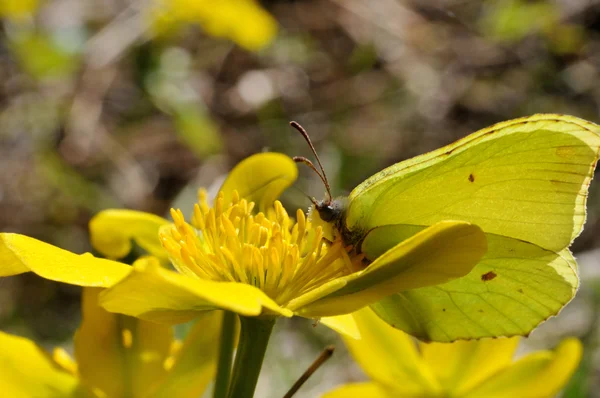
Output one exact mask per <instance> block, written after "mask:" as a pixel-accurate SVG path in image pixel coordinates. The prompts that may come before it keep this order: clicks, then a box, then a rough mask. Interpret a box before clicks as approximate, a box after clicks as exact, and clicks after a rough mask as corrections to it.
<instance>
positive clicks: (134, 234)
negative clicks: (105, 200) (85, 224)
mask: <svg viewBox="0 0 600 398" xmlns="http://www.w3.org/2000/svg"><path fill="white" fill-rule="evenodd" d="M166 224H169V221H167V220H165V219H164V218H162V217H159V216H157V215H154V214H150V213H144V212H142V211H134V210H125V209H109V210H104V211H101V212H100V213H98V214H97V215H96V216H94V218H92V219H91V221H90V224H89V228H90V239H91V241H92V245H93V246H94V248H95V249H96V250H98V251H99V252H100V253H102V254H103V255H105V256H106V257H109V258H115V259H118V258H123V257H125V256H126V255H127V254H129V252H130V251H131V241H132V240H133V241H134V242H135V243H136V244H137V245H138V246H140V247H141V248H142V249H144V250H146V251H147V252H148V253H149V254H151V255H153V256H156V257H159V258H166V253H165V250H164V249H163V247H162V246H161V244H160V240H159V239H158V230H159V229H160V227H161V226H163V225H166Z"/></svg>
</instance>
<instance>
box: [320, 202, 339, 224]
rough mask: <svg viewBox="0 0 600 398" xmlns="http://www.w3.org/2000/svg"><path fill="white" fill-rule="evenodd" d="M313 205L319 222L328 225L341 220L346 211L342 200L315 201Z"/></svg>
mask: <svg viewBox="0 0 600 398" xmlns="http://www.w3.org/2000/svg"><path fill="white" fill-rule="evenodd" d="M314 205H315V209H316V210H317V212H318V213H319V217H321V220H323V221H325V222H330V223H336V222H337V221H339V220H341V219H342V217H343V216H344V211H345V210H346V204H345V201H344V200H343V199H325V200H315V202H314Z"/></svg>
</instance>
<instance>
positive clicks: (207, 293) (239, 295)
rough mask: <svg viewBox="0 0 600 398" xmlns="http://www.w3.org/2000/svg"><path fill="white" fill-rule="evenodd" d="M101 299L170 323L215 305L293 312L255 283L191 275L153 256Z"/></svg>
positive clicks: (250, 312)
mask: <svg viewBox="0 0 600 398" xmlns="http://www.w3.org/2000/svg"><path fill="white" fill-rule="evenodd" d="M100 302H101V304H102V306H103V307H104V308H106V309H107V310H108V311H111V312H118V313H122V314H126V315H131V316H135V317H138V318H142V319H147V320H150V321H154V322H163V323H171V324H173V323H181V322H187V321H189V320H192V319H194V318H195V317H196V316H198V311H206V310H215V309H227V310H229V311H233V312H237V313H238V314H240V315H245V316H257V315H260V314H263V313H277V314H279V315H283V316H291V315H292V313H291V311H289V310H286V309H283V308H281V307H279V306H278V305H277V304H276V303H275V302H274V301H273V300H271V299H270V298H269V297H268V296H267V295H265V294H264V293H263V292H262V291H260V290H259V289H257V288H255V287H254V286H251V285H245V284H241V283H228V282H213V281H207V280H202V279H199V278H192V277H189V276H185V275H181V274H179V273H176V272H173V271H169V270H167V269H164V268H163V267H161V266H160V264H158V262H156V261H150V260H148V261H138V262H136V264H135V266H134V272H132V273H131V274H130V275H128V276H127V277H126V278H125V279H123V281H122V282H120V283H119V284H117V285H116V286H114V287H113V288H112V289H108V290H106V291H104V292H103V293H102V294H101V296H100Z"/></svg>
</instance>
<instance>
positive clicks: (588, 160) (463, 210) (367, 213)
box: [292, 114, 600, 341]
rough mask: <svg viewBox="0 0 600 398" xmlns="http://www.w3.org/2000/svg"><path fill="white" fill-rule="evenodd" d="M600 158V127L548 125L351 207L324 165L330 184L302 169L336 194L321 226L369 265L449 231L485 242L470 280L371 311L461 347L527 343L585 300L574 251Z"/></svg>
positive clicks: (452, 160) (491, 135)
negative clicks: (436, 230)
mask: <svg viewBox="0 0 600 398" xmlns="http://www.w3.org/2000/svg"><path fill="white" fill-rule="evenodd" d="M292 126H294V127H296V128H297V129H299V130H302V131H303V129H302V128H301V127H300V126H299V125H297V123H295V122H292ZM302 131H301V132H302ZM303 135H304V137H305V139H306V140H307V141H308V142H309V145H310V146H311V148H312V149H313V153H314V154H315V156H316V152H315V151H314V147H313V146H312V143H310V138H308V135H307V134H306V132H303ZM599 147H600V127H599V126H598V125H596V124H594V123H591V122H588V121H585V120H583V119H579V118H576V117H573V116H566V115H557V114H538V115H533V116H529V117H524V118H520V119H515V120H510V121H506V122H502V123H498V124H495V125H493V126H491V127H488V128H485V129H483V130H480V131H478V132H476V133H473V134H471V135H469V136H467V137H465V138H463V139H460V140H458V141H456V142H454V143H452V144H450V145H447V146H445V147H443V148H440V149H437V150H434V151H432V152H430V153H426V154H423V155H420V156H417V157H415V158H412V159H408V160H405V161H403V162H400V163H397V164H394V165H392V166H390V167H388V168H386V169H384V170H382V171H380V172H378V173H377V174H375V175H373V176H372V177H370V178H368V179H367V180H365V181H364V182H363V183H361V184H360V185H358V186H357V187H356V188H354V190H352V192H351V193H350V195H349V196H348V197H344V198H333V197H332V195H331V190H330V187H329V183H328V181H327V177H326V175H325V171H324V169H323V167H322V165H321V162H320V160H319V159H318V156H317V161H318V163H319V167H320V169H321V173H319V172H318V171H317V169H316V167H315V166H314V165H313V164H312V162H310V161H309V160H308V159H306V158H302V157H296V158H294V160H296V161H297V162H302V163H305V164H307V165H309V166H310V167H311V168H312V169H313V170H314V171H315V172H317V174H319V176H320V177H321V179H322V180H323V182H324V184H325V187H326V190H327V196H326V198H325V199H324V200H320V201H319V200H314V199H313V212H312V213H313V218H320V221H321V222H325V223H327V224H328V225H329V226H330V227H331V228H332V230H333V235H334V237H335V238H338V239H342V240H343V242H344V243H345V244H346V245H349V246H352V247H353V248H354V249H353V250H354V252H355V253H360V254H362V255H364V256H365V258H366V259H367V260H368V261H369V260H370V261H372V260H374V259H375V258H377V257H379V256H381V255H382V254H383V253H386V252H387V251H389V250H394V247H395V246H396V245H398V244H399V242H402V241H403V240H405V239H407V238H409V237H411V236H413V235H415V234H416V233H418V232H420V231H422V230H424V229H426V228H427V227H429V226H432V225H434V224H436V223H438V222H441V221H444V220H455V221H465V222H469V223H472V224H475V225H477V226H479V227H480V228H481V229H482V230H483V231H484V233H485V236H486V239H487V245H488V250H487V253H486V255H485V256H484V257H483V258H482V259H481V260H480V262H479V263H478V264H477V265H476V266H475V268H474V269H473V270H472V271H471V272H470V273H469V274H468V275H467V276H465V277H462V278H459V279H455V280H453V281H450V282H448V283H444V284H441V285H435V286H429V287H422V288H417V289H412V290H408V291H405V292H402V293H398V294H394V295H392V296H389V297H387V298H384V299H383V300H381V301H379V302H377V303H376V304H373V305H372V306H371V308H372V309H373V310H374V311H375V312H376V313H377V315H379V317H381V318H382V319H383V320H385V321H386V322H388V323H389V324H391V325H393V326H394V327H396V328H398V329H401V330H403V331H405V332H407V333H409V334H411V335H413V336H415V337H418V338H419V339H422V340H425V341H430V340H431V341H454V340H457V339H472V338H481V337H489V336H512V335H527V334H529V332H530V331H531V330H533V329H534V328H535V327H536V326H537V325H539V324H540V323H541V322H543V321H544V320H546V319H547V318H549V317H550V316H553V315H556V314H557V313H558V312H559V311H560V310H561V309H562V308H563V307H564V306H565V305H566V304H567V303H568V302H569V301H570V300H571V299H572V298H573V297H574V295H575V293H576V291H577V288H578V285H579V278H578V272H577V263H576V261H575V259H574V257H573V255H572V254H571V252H570V250H569V246H570V245H571V243H572V242H573V240H574V239H575V238H576V237H577V236H578V235H579V234H580V233H581V231H582V229H583V225H584V223H585V219H586V200H587V196H588V187H589V185H590V182H591V179H592V176H593V173H594V168H595V165H596V162H597V160H598V156H599Z"/></svg>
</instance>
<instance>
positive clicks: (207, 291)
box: [0, 153, 486, 336]
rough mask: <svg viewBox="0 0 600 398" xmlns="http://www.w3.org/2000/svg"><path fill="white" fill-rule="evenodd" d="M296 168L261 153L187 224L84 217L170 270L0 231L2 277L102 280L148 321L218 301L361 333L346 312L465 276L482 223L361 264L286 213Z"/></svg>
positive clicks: (441, 230) (105, 246)
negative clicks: (283, 198)
mask: <svg viewBox="0 0 600 398" xmlns="http://www.w3.org/2000/svg"><path fill="white" fill-rule="evenodd" d="M297 172H298V171H297V168H296V164H295V163H294V161H293V160H292V159H291V158H289V157H287V156H285V155H281V154H276V153H261V154H257V155H254V156H251V157H249V158H247V159H245V160H244V161H242V162H241V163H240V164H239V165H238V166H236V167H235V168H234V169H233V170H232V172H231V173H230V175H229V176H228V178H227V179H226V181H225V182H224V184H223V186H222V187H221V190H220V194H219V196H218V198H217V200H216V201H215V202H214V204H213V206H212V207H211V206H210V205H209V204H208V202H207V199H206V196H205V195H203V196H202V197H201V198H200V202H199V203H198V205H197V206H196V208H195V211H194V214H193V216H192V218H191V221H190V223H186V222H185V221H184V217H183V214H182V213H181V212H180V211H173V212H172V216H173V221H174V222H173V223H171V222H169V221H168V220H165V219H163V218H161V217H158V216H155V215H152V214H147V213H143V212H136V211H132V210H107V211H104V212H101V213H99V214H98V215H97V216H96V217H94V219H93V220H92V221H91V222H90V231H91V235H92V236H91V239H92V242H93V244H94V246H95V248H96V249H97V250H98V251H100V252H101V253H103V254H104V255H105V256H107V257H108V258H113V259H116V258H120V257H122V256H125V255H126V254H127V253H128V252H129V250H130V249H131V247H132V245H131V241H134V242H136V243H137V244H138V245H139V246H140V247H142V248H143V249H145V250H147V251H148V252H149V253H150V254H152V255H154V256H158V257H160V258H162V259H163V261H164V262H166V260H167V259H169V258H170V259H171V260H172V263H173V265H174V267H175V268H176V270H177V272H175V271H172V270H169V269H168V268H167V267H165V266H163V265H166V264H163V265H160V264H158V262H142V263H138V264H137V265H136V266H134V267H133V269H132V268H131V267H129V266H127V265H125V264H122V263H119V262H117V261H110V260H103V259H97V258H94V257H92V256H91V255H83V256H78V255H75V254H72V253H69V252H67V251H65V250H62V249H59V248H56V247H54V246H51V245H48V244H46V243H43V242H40V241H37V240H35V239H32V238H29V237H26V236H23V235H18V234H0V260H3V262H2V264H1V265H0V276H3V275H14V274H18V273H22V272H27V271H33V272H35V273H37V274H39V275H41V276H43V277H45V278H48V279H52V280H56V281H61V282H66V283H72V284H78V285H82V286H101V287H109V289H107V290H106V291H105V292H103V293H102V295H101V297H100V302H101V304H102V305H103V306H104V308H106V309H107V310H109V311H111V312H117V313H122V314H125V315H130V316H135V317H139V318H142V319H146V320H150V321H156V322H166V323H179V322H185V321H189V320H191V319H193V318H195V317H196V316H198V313H199V312H202V311H210V310H215V309H223V310H228V311H232V312H235V313H237V314H239V315H241V316H244V317H260V316H285V317H290V316H292V315H300V316H303V317H307V318H315V319H321V322H323V323H325V324H327V325H329V326H331V327H334V328H336V330H338V331H342V332H346V333H349V334H353V335H355V336H356V333H355V329H354V328H353V320H352V317H351V316H349V315H346V314H350V313H351V312H353V311H356V310H358V309H360V308H362V307H364V306H367V305H370V304H373V303H375V302H377V301H379V300H381V299H383V298H385V297H387V296H389V295H391V294H394V293H397V292H401V291H406V290H410V289H415V288H419V287H423V286H432V285H436V284H440V283H444V282H447V281H449V280H452V279H455V278H459V277H462V276H464V275H466V274H467V273H468V272H469V271H470V270H471V269H472V268H473V267H474V266H475V264H477V262H478V261H479V260H480V258H481V257H482V255H483V254H484V253H485V251H486V240H485V236H484V235H483V233H482V232H481V230H480V229H479V228H478V227H476V226H474V225H472V224H469V223H465V222H456V221H448V222H440V223H438V224H436V225H433V226H431V227H430V228H427V229H426V230H424V231H422V232H419V233H417V234H415V235H414V236H412V237H410V238H408V239H406V240H405V241H403V242H402V243H401V244H399V245H397V246H396V247H395V248H394V250H393V251H390V252H388V253H385V254H383V255H381V256H380V257H378V258H377V259H375V260H374V261H373V262H371V263H370V264H361V262H360V260H361V258H360V256H359V257H354V258H352V259H350V258H349V257H348V255H347V252H346V250H347V249H348V248H346V247H343V246H342V243H341V242H339V241H336V242H330V241H328V240H326V239H323V238H322V229H321V228H320V227H315V226H313V225H312V224H311V223H310V222H308V221H307V220H306V218H305V216H304V214H303V212H302V211H297V212H296V218H297V219H296V221H292V220H291V218H290V217H289V215H288V214H287V212H286V211H285V210H284V208H283V206H281V204H280V203H278V202H276V199H277V197H278V196H279V194H280V193H281V192H282V191H283V190H284V189H286V188H287V187H288V186H289V185H290V184H291V183H293V181H294V180H295V179H296V176H297ZM236 192H237V193H236ZM159 231H160V235H161V239H162V246H164V248H165V249H166V250H165V249H163V248H161V241H160V240H159ZM340 316H341V317H340Z"/></svg>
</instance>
